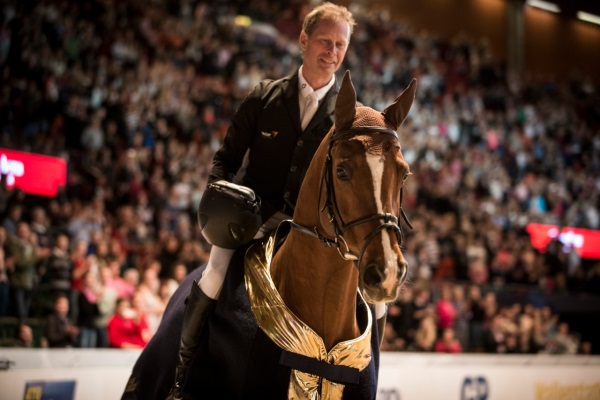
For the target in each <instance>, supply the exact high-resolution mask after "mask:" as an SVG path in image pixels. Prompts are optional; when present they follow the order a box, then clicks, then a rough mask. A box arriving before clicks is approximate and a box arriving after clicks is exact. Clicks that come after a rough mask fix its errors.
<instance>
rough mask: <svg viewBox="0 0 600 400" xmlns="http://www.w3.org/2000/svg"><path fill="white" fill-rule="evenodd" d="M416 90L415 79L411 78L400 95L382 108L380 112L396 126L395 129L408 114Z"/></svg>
mask: <svg viewBox="0 0 600 400" xmlns="http://www.w3.org/2000/svg"><path fill="white" fill-rule="evenodd" d="M416 92H417V80H416V79H414V78H413V80H412V81H411V82H410V85H408V87H407V88H406V89H404V91H403V92H402V93H400V96H398V97H397V98H396V100H395V101H394V102H393V103H392V104H390V105H389V106H388V107H387V108H386V109H385V110H383V112H382V114H383V116H384V117H385V119H386V120H387V121H388V122H389V123H390V124H392V125H393V126H395V127H396V129H398V128H400V125H402V122H404V119H405V118H406V116H407V115H408V111H409V110H410V107H411V106H412V103H413V100H414V99H415V93H416Z"/></svg>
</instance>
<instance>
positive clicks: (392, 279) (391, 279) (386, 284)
mask: <svg viewBox="0 0 600 400" xmlns="http://www.w3.org/2000/svg"><path fill="white" fill-rule="evenodd" d="M366 156H367V164H369V168H370V169H371V175H372V177H373V193H374V195H375V204H377V213H379V214H385V212H384V211H383V203H382V201H381V193H382V184H383V170H384V168H385V154H381V155H375V154H369V153H367V154H366ZM389 235H390V232H389V231H388V230H387V229H384V230H383V231H382V232H381V238H382V242H381V245H382V246H383V257H384V260H385V263H386V265H385V277H384V278H385V279H384V280H383V282H382V283H381V285H382V287H383V288H384V289H387V290H389V291H391V290H393V289H394V288H395V285H396V283H397V276H398V275H397V274H396V269H397V265H398V255H397V254H396V253H395V252H394V251H393V250H392V244H391V243H392V241H391V240H390V236H389Z"/></svg>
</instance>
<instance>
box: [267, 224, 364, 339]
mask: <svg viewBox="0 0 600 400" xmlns="http://www.w3.org/2000/svg"><path fill="white" fill-rule="evenodd" d="M271 275H272V277H273V281H274V283H275V286H276V287H277V290H278V291H279V293H280V294H281V297H282V298H283V300H284V301H285V303H286V305H287V306H288V308H289V309H290V310H291V311H292V312H294V314H296V316H298V318H300V319H301V320H302V321H304V322H305V323H306V324H307V325H308V326H310V327H311V328H312V329H313V330H314V331H315V332H316V333H317V334H318V335H319V336H320V337H321V338H322V339H323V342H324V343H325V347H326V348H327V350H330V349H331V348H332V347H333V346H334V345H335V344H337V343H339V342H342V341H345V340H349V339H354V338H356V337H358V336H359V335H360V330H359V328H358V323H357V321H356V295H357V293H356V287H357V284H358V271H357V270H356V268H355V267H354V265H353V264H352V263H351V262H350V263H349V262H347V261H344V260H343V259H342V258H341V257H340V256H339V254H338V253H337V250H335V249H332V248H325V247H323V246H322V245H321V244H320V242H319V241H318V240H317V239H315V238H312V237H311V236H308V235H306V234H304V233H299V232H296V231H294V230H292V231H291V232H290V234H289V235H288V238H287V239H286V241H285V243H284V244H283V245H282V246H281V248H280V249H279V250H278V251H277V253H276V254H275V256H274V258H273V261H272V263H271Z"/></svg>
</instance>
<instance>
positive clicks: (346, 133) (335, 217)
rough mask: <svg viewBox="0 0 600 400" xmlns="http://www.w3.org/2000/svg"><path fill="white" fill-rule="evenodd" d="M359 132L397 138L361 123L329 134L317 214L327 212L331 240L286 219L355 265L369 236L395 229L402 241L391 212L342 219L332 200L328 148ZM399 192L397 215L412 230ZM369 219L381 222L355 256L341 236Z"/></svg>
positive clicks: (331, 178) (393, 132)
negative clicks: (331, 235)
mask: <svg viewBox="0 0 600 400" xmlns="http://www.w3.org/2000/svg"><path fill="white" fill-rule="evenodd" d="M359 133H381V134H385V135H391V136H393V137H395V138H396V140H398V134H397V133H396V131H395V130H392V129H388V128H383V127H379V126H361V127H355V128H349V129H344V130H341V131H335V132H334V133H333V135H331V138H330V139H329V147H328V149H327V157H326V159H325V169H324V171H323V175H322V177H321V185H320V187H319V201H318V204H321V195H322V192H323V187H325V190H326V192H325V195H326V199H325V204H324V205H323V207H322V208H321V209H320V210H319V213H320V212H323V211H325V210H326V211H327V216H328V218H329V222H330V223H331V227H332V230H333V232H334V236H335V237H334V238H333V239H330V238H328V237H325V236H324V235H322V234H321V233H320V232H319V230H318V229H317V227H314V228H312V229H310V228H308V227H305V226H303V225H300V224H298V223H296V222H294V221H290V225H291V226H292V228H294V229H296V230H297V231H299V232H302V233H305V234H307V235H310V236H312V237H315V238H317V239H319V241H320V242H321V243H322V244H323V245H324V246H326V247H334V248H336V249H337V250H338V253H340V255H341V256H342V258H343V259H344V260H348V261H354V262H355V263H356V267H357V268H358V267H359V266H360V264H361V261H362V257H363V254H364V252H365V250H366V249H367V247H368V246H369V244H370V243H371V241H372V240H373V238H375V236H376V235H377V234H378V233H379V232H381V231H383V230H390V231H393V232H395V233H396V235H397V237H398V242H399V243H400V244H402V229H401V228H400V225H399V223H398V222H399V221H398V217H397V216H396V215H394V214H390V213H385V214H372V215H369V216H366V217H362V218H357V219H355V220H352V221H350V222H348V223H345V222H344V220H343V218H342V215H341V214H340V211H339V208H338V205H337V201H336V197H335V191H334V190H333V171H332V167H331V164H332V157H331V149H332V147H333V144H334V143H335V141H337V140H340V139H342V138H345V139H348V138H349V137H352V136H355V135H357V134H359ZM402 194H403V188H401V189H400V210H399V214H400V216H402V219H403V220H404V222H406V225H408V227H409V228H410V229H413V227H412V225H411V223H410V221H409V220H408V217H407V216H406V213H405V212H404V209H403V208H402ZM370 221H383V222H381V223H380V225H379V226H377V227H376V228H375V229H373V230H372V231H371V232H370V233H369V234H368V235H367V236H366V237H365V238H364V240H365V242H364V244H363V246H362V249H361V250H360V253H359V254H358V255H356V254H354V253H352V252H351V251H350V248H349V247H348V243H347V242H346V239H344V233H345V232H346V231H348V230H349V229H351V228H353V227H355V226H357V225H361V224H364V223H367V222H370ZM342 245H343V247H345V249H342V248H341V247H342Z"/></svg>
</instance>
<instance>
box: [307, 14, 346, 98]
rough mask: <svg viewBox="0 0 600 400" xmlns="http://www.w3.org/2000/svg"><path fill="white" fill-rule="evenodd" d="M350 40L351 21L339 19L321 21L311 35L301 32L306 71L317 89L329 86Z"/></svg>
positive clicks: (309, 79) (309, 81) (309, 80)
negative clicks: (349, 22)
mask: <svg viewBox="0 0 600 400" xmlns="http://www.w3.org/2000/svg"><path fill="white" fill-rule="evenodd" d="M349 41H350V25H349V24H348V22H347V21H345V20H343V19H341V18H338V19H335V20H334V19H323V20H321V21H319V22H318V23H317V25H316V27H315V29H314V31H313V32H312V34H310V36H309V35H308V34H307V33H306V32H304V31H303V32H302V33H301V34H300V47H301V48H302V51H303V53H304V60H303V67H302V72H303V75H304V77H305V78H306V80H307V81H308V83H309V84H310V85H311V86H312V87H313V89H319V88H321V87H323V86H325V85H326V84H327V83H329V81H330V80H331V77H332V76H333V74H334V73H335V71H337V70H338V68H339V67H340V65H342V61H344V56H345V55H346V50H347V49H348V43H349Z"/></svg>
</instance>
